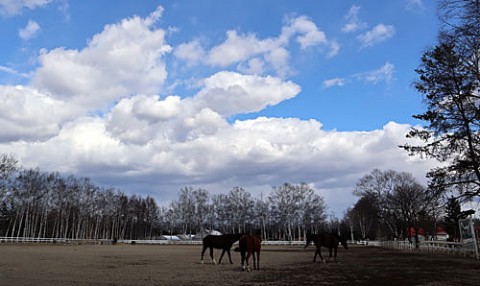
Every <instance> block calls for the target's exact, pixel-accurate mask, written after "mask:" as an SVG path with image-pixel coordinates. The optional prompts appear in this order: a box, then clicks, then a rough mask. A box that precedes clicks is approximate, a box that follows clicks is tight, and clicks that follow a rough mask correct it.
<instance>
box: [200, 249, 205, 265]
mask: <svg viewBox="0 0 480 286" xmlns="http://www.w3.org/2000/svg"><path fill="white" fill-rule="evenodd" d="M205 250H207V246H206V245H204V246H203V249H202V256H201V258H200V260H201V263H202V264H203V254H204V253H205Z"/></svg>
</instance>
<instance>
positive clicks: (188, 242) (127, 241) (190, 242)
mask: <svg viewBox="0 0 480 286" xmlns="http://www.w3.org/2000/svg"><path fill="white" fill-rule="evenodd" d="M0 243H61V244H113V241H112V240H109V239H97V240H95V239H68V238H36V237H3V236H0ZM117 243H124V244H151V245H153V244H158V245H202V241H201V240H166V239H152V240H146V239H142V240H136V239H125V240H118V241H117ZM237 243H238V242H237ZM262 245H302V246H303V245H305V241H277V240H266V241H262Z"/></svg>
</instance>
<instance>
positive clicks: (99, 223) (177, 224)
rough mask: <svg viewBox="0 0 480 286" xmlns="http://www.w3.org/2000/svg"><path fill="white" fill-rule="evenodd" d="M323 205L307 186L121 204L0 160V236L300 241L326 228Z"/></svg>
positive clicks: (104, 192) (130, 199)
mask: <svg viewBox="0 0 480 286" xmlns="http://www.w3.org/2000/svg"><path fill="white" fill-rule="evenodd" d="M325 212H326V206H325V203H324V199H323V197H321V196H320V195H317V194H316V192H315V190H314V189H313V188H312V187H311V186H310V185H307V184H298V185H294V184H289V183H285V184H283V185H281V186H276V187H273V188H272V190H271V192H270V193H269V194H268V195H267V196H265V197H264V196H263V195H261V196H260V197H258V198H254V197H253V196H252V194H251V193H249V192H247V191H246V190H244V189H243V188H242V187H234V188H232V190H230V191H229V192H228V193H226V194H213V195H210V194H209V192H208V191H207V190H205V189H202V188H197V189H195V188H192V187H184V188H182V189H181V190H180V191H179V194H178V199H176V200H174V201H172V202H171V203H170V204H168V205H166V206H159V205H158V204H157V203H156V201H155V200H154V199H153V198H152V197H150V196H147V197H146V198H143V197H141V196H137V195H131V196H127V195H126V194H125V193H123V192H122V191H121V190H118V189H114V188H105V187H100V186H98V185H96V184H94V183H93V182H92V181H91V180H90V179H89V178H78V177H75V176H73V175H70V176H64V175H61V174H59V173H58V172H42V171H40V170H39V169H23V168H21V167H19V166H18V162H17V160H16V158H15V156H13V155H7V154H2V155H0V236H12V237H41V238H69V239H154V238H158V237H159V236H161V235H162V234H179V233H180V234H196V233H200V234H205V233H206V231H207V230H213V229H215V230H219V231H221V232H232V233H234V232H236V233H244V232H250V231H253V230H261V231H262V234H263V236H264V237H265V238H269V239H287V240H292V239H295V238H300V237H304V236H305V233H306V232H307V231H314V232H316V231H320V230H322V229H325V228H326V227H328V224H327V223H326V215H325Z"/></svg>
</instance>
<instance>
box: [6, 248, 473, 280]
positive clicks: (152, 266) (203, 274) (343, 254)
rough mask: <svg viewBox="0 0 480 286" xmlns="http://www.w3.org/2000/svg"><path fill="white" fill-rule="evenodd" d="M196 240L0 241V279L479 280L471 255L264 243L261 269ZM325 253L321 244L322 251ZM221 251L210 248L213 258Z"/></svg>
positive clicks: (216, 252) (233, 254)
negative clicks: (332, 250)
mask: <svg viewBox="0 0 480 286" xmlns="http://www.w3.org/2000/svg"><path fill="white" fill-rule="evenodd" d="M200 251H201V246H173V245H121V244H120V245H77V246H73V245H22V244H0V285H11V286H15V285H36V286H41V285H53V286H54V285H233V286H235V285H388V286H394V285H424V286H446V285H449V286H450V285H452V286H453V285H480V262H479V261H477V260H475V259H473V258H463V257H458V256H457V257H455V256H448V255H432V254H425V253H403V252H400V251H393V250H384V249H380V248H373V247H359V246H358V247H350V248H349V249H348V250H344V249H342V250H339V254H338V263H333V262H331V263H326V264H325V263H322V262H318V260H317V263H313V262H312V259H313V254H314V247H312V246H310V247H309V248H307V249H306V250H304V249H303V247H301V246H263V247H262V253H261V258H260V266H261V269H260V270H257V271H253V270H252V271H251V272H243V271H241V269H240V255H239V254H238V253H235V252H233V251H232V260H233V262H234V264H233V265H231V264H230V263H229V262H228V257H224V260H223V261H222V264H221V265H216V266H215V265H213V264H212V262H211V261H210V258H209V257H208V251H207V252H206V253H205V254H206V255H205V256H206V257H205V258H206V259H205V264H201V263H200ZM323 253H324V256H325V254H326V250H324V251H323ZM219 255H220V251H218V250H215V257H216V258H217V260H218V257H219Z"/></svg>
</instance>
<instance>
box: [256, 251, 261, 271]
mask: <svg viewBox="0 0 480 286" xmlns="http://www.w3.org/2000/svg"><path fill="white" fill-rule="evenodd" d="M257 270H260V251H259V252H257Z"/></svg>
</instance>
